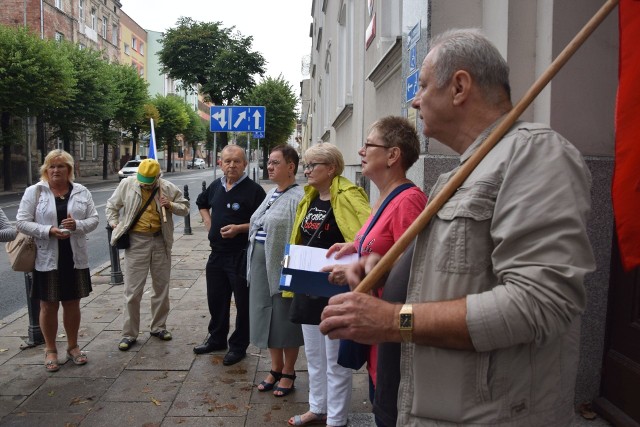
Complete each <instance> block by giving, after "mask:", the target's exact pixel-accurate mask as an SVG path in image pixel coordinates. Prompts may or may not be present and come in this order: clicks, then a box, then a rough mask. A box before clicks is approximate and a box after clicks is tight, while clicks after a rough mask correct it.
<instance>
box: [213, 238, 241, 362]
mask: <svg viewBox="0 0 640 427" xmlns="http://www.w3.org/2000/svg"><path fill="white" fill-rule="evenodd" d="M246 266H247V251H246V250H240V251H231V252H211V254H210V255H209V260H208V261H207V267H206V275H207V302H208V304H209V314H211V320H210V321H209V334H211V337H210V338H209V342H211V343H213V344H215V345H216V346H223V345H224V344H225V343H226V342H227V335H228V334H229V317H230V315H231V307H230V306H231V296H232V295H233V296H234V299H235V303H236V309H237V314H236V328H235V330H234V331H233V334H231V336H230V337H229V350H230V351H236V352H244V351H246V350H247V347H248V346H249V288H248V287H247V278H246V274H247V268H246Z"/></svg>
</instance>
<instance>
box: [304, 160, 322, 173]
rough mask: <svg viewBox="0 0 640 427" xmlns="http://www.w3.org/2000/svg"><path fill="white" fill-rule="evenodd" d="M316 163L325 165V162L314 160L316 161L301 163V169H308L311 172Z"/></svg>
mask: <svg viewBox="0 0 640 427" xmlns="http://www.w3.org/2000/svg"><path fill="white" fill-rule="evenodd" d="M318 165H326V163H320V162H316V163H307V164H305V165H302V170H305V171H307V170H308V171H309V172H313V170H314V169H315V168H316V166H318Z"/></svg>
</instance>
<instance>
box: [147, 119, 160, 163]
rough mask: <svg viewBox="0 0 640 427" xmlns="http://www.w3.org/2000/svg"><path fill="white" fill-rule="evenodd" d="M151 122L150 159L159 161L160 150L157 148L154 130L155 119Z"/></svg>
mask: <svg viewBox="0 0 640 427" xmlns="http://www.w3.org/2000/svg"><path fill="white" fill-rule="evenodd" d="M149 120H151V137H150V138H149V154H148V155H147V157H148V158H150V159H155V160H158V149H157V148H156V131H155V130H154V129H153V119H149Z"/></svg>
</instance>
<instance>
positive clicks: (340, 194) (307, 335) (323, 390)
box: [289, 143, 371, 426]
mask: <svg viewBox="0 0 640 427" xmlns="http://www.w3.org/2000/svg"><path fill="white" fill-rule="evenodd" d="M304 161H305V166H304V173H305V175H306V177H307V185H306V186H305V189H304V190H305V194H304V197H303V198H302V200H301V201H300V204H299V205H298V209H297V211H296V220H295V223H294V224H293V233H292V235H291V241H290V242H291V243H293V244H299V245H307V244H308V245H309V246H312V247H319V248H324V249H329V248H330V247H331V246H333V245H334V244H336V243H339V242H351V241H353V239H354V237H355V236H356V232H357V231H358V230H359V229H360V227H362V224H364V222H365V221H366V219H367V218H368V217H369V213H370V211H371V208H370V206H369V201H368V199H367V196H366V194H365V192H364V190H363V189H362V188H360V187H358V186H356V185H355V184H353V183H352V182H351V181H349V180H348V179H347V178H345V177H343V176H341V174H342V171H343V170H344V159H343V157H342V153H340V150H338V148H337V147H336V146H335V145H333V144H329V143H319V144H316V145H313V146H312V147H310V148H309V149H308V150H307V151H306V152H305V153H304ZM319 227H321V229H320V230H319V232H318V233H315V231H316V229H318V228H319ZM314 233H315V236H314ZM312 237H313V238H312ZM318 320H319V319H318ZM318 323H319V322H318ZM302 334H303V335H304V346H305V354H306V356H307V368H308V373H309V411H308V412H306V413H304V414H302V415H296V416H294V417H291V418H290V419H289V425H304V424H311V423H316V424H317V423H326V425H328V426H342V425H346V424H347V419H348V415H349V404H350V401H351V381H352V371H351V369H349V368H344V367H342V366H340V365H338V363H337V359H338V348H339V345H340V341H339V340H331V339H329V337H326V336H324V335H322V333H321V332H320V329H319V328H318V325H317V324H314V325H302Z"/></svg>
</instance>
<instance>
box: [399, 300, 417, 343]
mask: <svg viewBox="0 0 640 427" xmlns="http://www.w3.org/2000/svg"><path fill="white" fill-rule="evenodd" d="M398 320H399V326H400V336H401V337H402V341H404V342H412V341H413V306H412V305H411V304H405V305H403V306H402V308H401V309H400V315H399V319H398Z"/></svg>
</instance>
